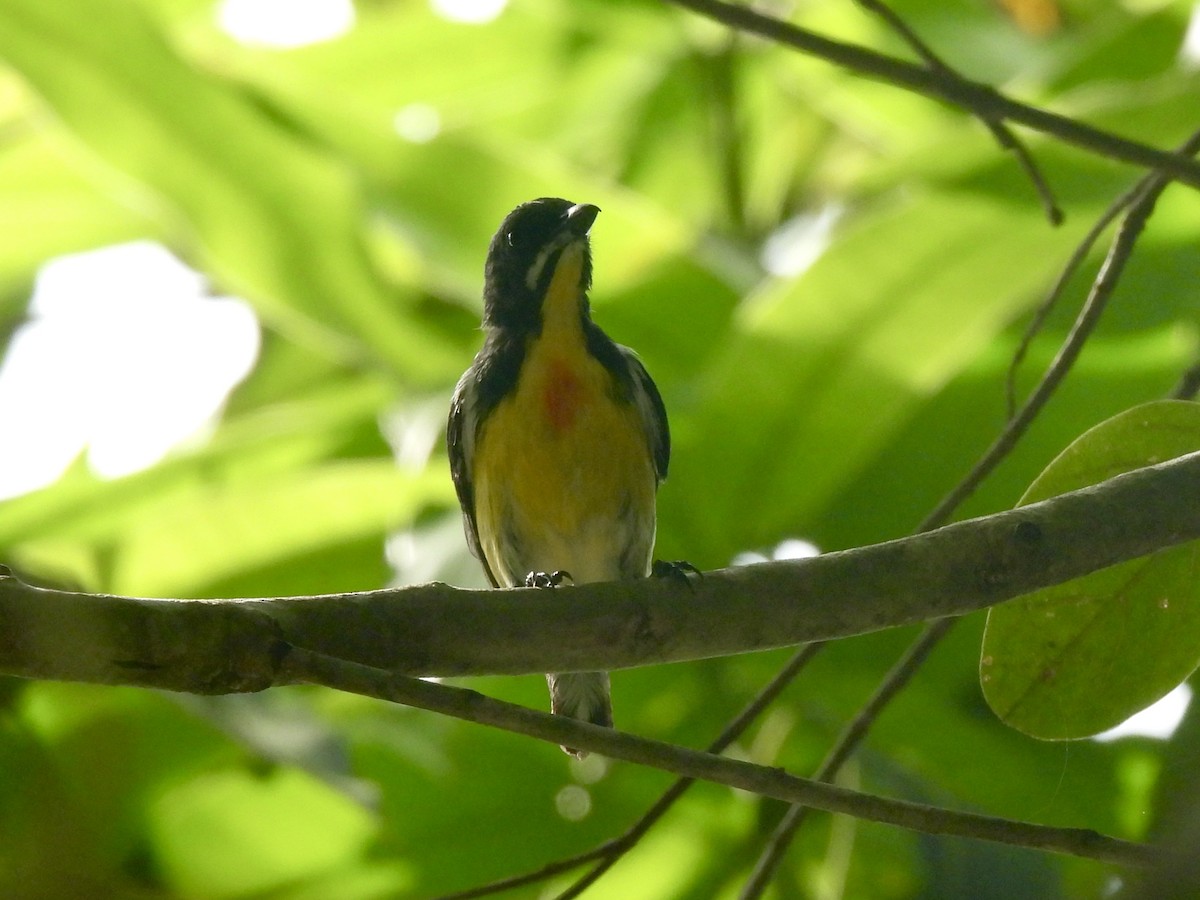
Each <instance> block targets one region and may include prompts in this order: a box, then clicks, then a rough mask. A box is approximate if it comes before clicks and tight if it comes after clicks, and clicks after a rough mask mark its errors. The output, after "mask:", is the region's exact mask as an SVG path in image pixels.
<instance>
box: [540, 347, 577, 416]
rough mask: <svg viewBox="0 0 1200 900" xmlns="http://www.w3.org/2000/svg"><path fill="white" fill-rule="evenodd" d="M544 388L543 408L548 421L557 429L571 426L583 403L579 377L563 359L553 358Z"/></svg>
mask: <svg viewBox="0 0 1200 900" xmlns="http://www.w3.org/2000/svg"><path fill="white" fill-rule="evenodd" d="M546 375H547V377H546V383H545V386H544V387H543V388H542V409H543V411H544V413H545V416H546V421H547V422H549V423H550V425H551V427H553V428H554V429H555V430H556V431H564V430H565V429H567V428H570V427H571V425H572V423H573V422H574V421H575V415H576V413H578V412H579V409H580V407H581V406H582V404H583V399H584V397H583V385H582V384H581V383H580V381H579V377H578V376H577V375H576V374H575V372H574V371H573V370H572V369H571V367H570V366H568V365H567V364H566V362H564V361H563V360H561V359H555V360H552V361H551V363H550V365H549V367H548V371H547V373H546Z"/></svg>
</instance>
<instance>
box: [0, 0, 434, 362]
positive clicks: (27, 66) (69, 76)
mask: <svg viewBox="0 0 1200 900" xmlns="http://www.w3.org/2000/svg"><path fill="white" fill-rule="evenodd" d="M0 54H2V55H3V56H4V57H5V58H6V59H7V60H8V61H9V62H10V63H11V64H13V65H14V66H16V67H17V68H18V69H19V70H20V71H21V73H22V74H23V75H24V76H25V77H26V78H28V79H29V81H30V82H31V83H32V84H33V85H34V86H35V87H36V89H37V90H38V91H39V92H40V93H41V94H42V95H43V96H44V97H45V98H46V100H47V101H48V102H49V103H50V104H52V105H53V106H54V108H55V110H56V112H57V113H58V115H60V116H61V117H62V118H63V119H64V120H65V121H67V122H68V123H70V125H71V127H72V129H73V131H74V133H75V134H76V135H77V136H78V137H79V138H80V139H82V140H83V141H85V142H86V143H87V144H88V146H89V147H90V148H91V149H92V150H93V151H94V152H95V153H97V154H98V155H99V156H100V157H102V158H103V159H104V160H105V161H106V162H107V163H108V164H109V165H111V166H113V167H115V168H116V169H119V170H121V171H123V172H124V173H125V174H127V175H129V176H130V177H133V178H135V179H137V180H138V181H139V182H141V183H142V184H143V185H145V186H146V187H148V188H150V189H152V190H153V191H154V192H155V194H156V199H157V200H158V202H159V203H160V204H161V209H160V211H159V215H161V216H164V217H169V218H182V220H183V221H185V222H187V223H188V225H189V226H190V228H191V229H192V230H194V233H195V237H196V240H197V241H198V242H199V245H200V247H201V249H202V252H203V254H204V256H205V260H206V262H207V263H208V264H209V265H210V266H212V267H213V269H214V270H215V271H216V272H217V273H218V274H219V276H220V277H221V278H222V280H224V281H225V282H227V283H228V284H229V285H230V286H231V287H233V288H234V289H235V290H238V291H243V292H245V293H246V294H247V296H248V297H250V298H252V299H253V300H255V301H256V302H257V303H258V304H259V305H260V308H262V309H263V311H264V312H265V313H267V314H268V315H269V316H270V317H271V318H272V319H273V320H274V321H275V322H277V323H278V324H279V325H280V326H281V327H284V328H286V329H288V330H290V331H291V332H293V333H294V334H297V335H300V336H302V337H303V338H304V339H305V340H308V341H312V342H314V343H316V344H317V345H319V346H322V347H323V348H325V349H326V351H328V352H332V353H334V354H337V355H350V356H354V355H357V350H356V345H357V344H358V343H362V344H365V345H366V346H367V347H370V349H371V350H372V351H373V352H375V353H377V354H378V355H379V356H380V357H381V358H383V359H385V360H388V361H389V362H391V363H393V364H395V365H396V366H398V367H399V368H401V369H402V370H403V371H405V372H407V373H409V374H410V375H413V376H415V377H421V376H424V377H429V375H430V374H431V373H432V372H436V371H438V367H437V365H436V363H438V362H439V361H441V360H443V359H444V357H443V356H442V355H441V354H444V353H445V352H446V351H447V344H446V342H445V340H444V339H443V338H441V337H439V336H438V335H437V334H436V333H435V332H433V331H431V330H430V329H428V328H427V327H425V326H424V325H423V324H422V323H421V321H420V319H419V318H417V317H414V316H412V315H411V311H410V305H409V304H405V303H404V302H401V298H399V297H398V296H397V295H396V292H394V291H392V290H390V289H389V288H388V287H387V286H386V285H385V284H383V283H382V282H381V281H380V279H379V277H378V275H377V273H376V272H375V271H374V270H373V269H372V267H371V265H370V261H369V259H368V257H367V253H366V250H365V248H364V246H363V243H362V239H361V235H360V233H359V231H358V230H357V228H356V227H355V226H356V224H357V222H358V221H359V219H360V218H361V216H362V204H361V198H360V197H359V196H358V195H357V193H356V190H355V186H354V183H353V180H352V179H351V178H349V177H348V173H347V172H346V171H345V170H344V168H343V167H342V166H341V165H339V162H338V160H337V159H336V158H332V157H330V156H329V155H328V154H326V153H324V152H323V151H322V150H321V148H319V147H315V146H313V145H311V144H309V143H306V142H305V141H304V140H303V139H302V138H299V137H298V136H297V135H296V134H295V133H294V132H291V131H289V130H288V129H287V128H285V127H281V126H280V124H278V123H277V122H275V121H273V120H271V118H270V117H267V116H263V115H262V113H261V110H256V109H255V107H254V106H253V104H252V103H250V102H248V100H247V98H246V97H244V96H243V95H241V94H240V93H239V91H238V90H237V89H236V87H235V86H234V85H230V84H226V83H223V82H222V81H221V80H220V79H218V78H215V77H214V76H212V75H210V74H206V73H202V72H200V71H197V70H195V69H194V68H192V67H191V66H189V65H188V64H187V63H186V61H184V60H183V59H181V58H180V57H179V56H177V55H176V54H175V52H174V50H173V48H172V47H171V46H170V45H169V43H168V42H167V41H166V40H165V39H164V37H163V35H162V33H161V32H160V30H159V29H158V28H157V27H156V23H155V22H154V21H153V20H152V19H151V18H150V17H149V16H147V15H146V13H145V12H144V11H143V10H142V9H141V8H140V7H139V6H138V5H136V4H128V3H120V2H113V0H86V2H85V3H83V4H75V5H74V6H72V7H71V8H70V9H67V8H66V7H58V6H47V5H45V4H42V3H36V2H24V0H12V2H9V3H6V4H5V5H4V6H3V7H0ZM233 136H236V139H234V138H233Z"/></svg>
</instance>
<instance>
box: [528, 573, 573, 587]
mask: <svg viewBox="0 0 1200 900" xmlns="http://www.w3.org/2000/svg"><path fill="white" fill-rule="evenodd" d="M564 581H570V582H574V581H575V579H574V578H572V577H571V573H570V572H563V571H561V570H557V569H556V570H555V571H553V572H530V573H529V574H528V575H526V576H525V587H535V588H552V587H558V586H559V585H560V584H562V583H563V582H564Z"/></svg>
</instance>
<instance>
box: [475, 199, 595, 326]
mask: <svg viewBox="0 0 1200 900" xmlns="http://www.w3.org/2000/svg"><path fill="white" fill-rule="evenodd" d="M599 212H600V209H599V207H596V206H592V205H591V204H590V203H572V202H571V201H569V200H563V199H560V198H558V197H542V198H539V199H537V200H530V201H529V202H528V203H522V204H521V205H520V206H518V207H517V208H516V209H514V210H513V211H512V212H510V213H509V214H508V215H507V216H505V218H504V221H503V222H502V223H501V225H500V228H499V230H498V231H497V232H496V235H495V237H493V238H492V243H491V246H490V247H489V248H488V255H487V264H486V265H485V266H484V288H483V320H484V324H485V325H491V326H500V327H518V328H520V327H525V328H537V327H538V324H539V322H540V317H541V312H542V303H543V301H544V299H545V297H546V294H547V291H548V290H549V287H550V285H551V283H552V281H553V279H554V276H555V272H556V271H557V269H558V267H559V266H560V265H561V264H565V263H566V262H567V261H568V260H570V261H571V262H572V264H575V263H577V264H578V275H579V277H578V282H579V283H578V290H579V297H580V301H581V303H582V304H583V307H582V308H583V309H584V310H586V298H585V295H586V293H587V290H588V288H589V287H590V286H591V282H592V253H591V247H590V246H589V244H588V230H589V229H590V228H591V227H592V223H593V222H594V221H596V215H597V214H598V213H599Z"/></svg>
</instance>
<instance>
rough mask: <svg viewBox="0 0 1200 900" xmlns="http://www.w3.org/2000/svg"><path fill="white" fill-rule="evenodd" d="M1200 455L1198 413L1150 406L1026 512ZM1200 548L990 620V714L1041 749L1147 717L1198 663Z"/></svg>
mask: <svg viewBox="0 0 1200 900" xmlns="http://www.w3.org/2000/svg"><path fill="white" fill-rule="evenodd" d="M1198 449H1200V404H1195V403H1189V402H1185V401H1179V400H1163V401H1158V402H1155V403H1147V404H1145V405H1143V406H1139V407H1136V408H1134V409H1131V410H1128V411H1126V412H1124V413H1121V414H1120V415H1118V416H1114V417H1113V418H1111V419H1109V420H1108V421H1106V422H1102V423H1101V424H1099V425H1097V426H1096V427H1095V428H1093V429H1091V430H1090V431H1088V432H1087V433H1085V434H1084V435H1082V436H1081V437H1080V438H1079V439H1078V440H1076V441H1075V443H1073V444H1071V446H1069V447H1068V448H1067V449H1066V450H1064V451H1063V452H1062V454H1061V455H1060V456H1059V457H1058V458H1057V459H1056V460H1055V461H1054V462H1053V463H1051V464H1050V466H1049V467H1048V468H1047V469H1046V471H1045V472H1043V473H1042V474H1041V476H1039V477H1038V479H1037V480H1036V481H1035V482H1034V483H1033V484H1032V485H1031V486H1030V488H1029V490H1028V491H1027V492H1026V494H1025V496H1024V497H1023V498H1022V500H1021V502H1022V503H1023V504H1024V503H1033V502H1035V501H1038V500H1042V499H1045V498H1046V497H1052V496H1055V495H1057V494H1062V493H1065V492H1067V491H1072V490H1076V489H1078V488H1082V487H1085V486H1087V485H1091V484H1096V483H1098V482H1100V481H1103V480H1105V479H1107V478H1111V477H1113V476H1115V475H1118V474H1120V473H1122V472H1128V471H1130V470H1131V469H1136V468H1139V467H1141V466H1147V465H1153V464H1155V463H1159V462H1163V461H1164V460H1168V459H1173V458H1175V457H1177V456H1182V455H1184V454H1186V453H1191V452H1193V451H1195V450H1198ZM1198 568H1200V544H1197V543H1195V542H1193V543H1190V544H1185V545H1183V546H1180V547H1174V548H1172V549H1170V550H1163V551H1160V552H1158V553H1154V554H1152V555H1150V556H1146V557H1143V558H1141V559H1136V560H1132V561H1130V562H1127V563H1122V564H1121V565H1117V566H1111V567H1109V568H1107V569H1103V570H1101V571H1099V572H1093V573H1092V574H1090V575H1087V576H1085V577H1083V578H1077V579H1075V580H1073V581H1069V582H1067V583H1066V584H1060V585H1056V586H1054V587H1051V588H1047V589H1046V590H1042V591H1038V592H1036V593H1033V594H1029V595H1027V596H1024V597H1020V598H1018V599H1016V600H1013V601H1011V602H1009V603H1005V604H1003V605H1001V606H998V607H996V608H995V609H993V610H992V611H991V613H990V614H989V616H988V624H987V630H986V631H985V633H984V639H983V656H982V660H981V662H980V672H981V675H980V678H981V681H982V685H983V692H984V696H985V697H986V698H987V702H988V704H989V705H990V706H991V707H992V709H993V710H994V711H995V712H996V714H997V715H998V716H1000V718H1001V719H1003V720H1004V721H1005V722H1006V723H1008V724H1009V725H1011V726H1012V727H1014V728H1017V729H1019V730H1020V731H1023V732H1025V733H1026V734H1029V735H1032V736H1034V737H1038V738H1046V739H1067V738H1081V737H1087V736H1089V735H1093V734H1096V733H1098V732H1101V731H1104V730H1105V729H1108V728H1111V727H1113V726H1114V725H1117V724H1119V723H1120V722H1122V721H1124V720H1125V719H1126V718H1128V717H1129V716H1130V715H1132V714H1133V713H1135V712H1137V711H1138V710H1140V709H1143V708H1145V707H1146V706H1149V705H1150V704H1151V703H1153V702H1154V701H1155V700H1157V699H1158V698H1160V697H1162V696H1163V695H1164V694H1166V693H1167V692H1168V691H1170V690H1171V689H1172V688H1174V687H1175V686H1176V685H1177V684H1179V682H1181V681H1183V679H1184V678H1186V677H1187V676H1188V675H1189V674H1190V673H1191V672H1192V670H1194V669H1195V668H1196V666H1197V664H1198V663H1200V581H1198V580H1197V578H1196V572H1197V569H1198Z"/></svg>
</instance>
